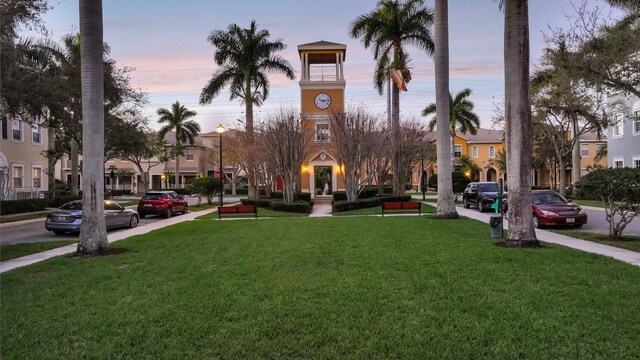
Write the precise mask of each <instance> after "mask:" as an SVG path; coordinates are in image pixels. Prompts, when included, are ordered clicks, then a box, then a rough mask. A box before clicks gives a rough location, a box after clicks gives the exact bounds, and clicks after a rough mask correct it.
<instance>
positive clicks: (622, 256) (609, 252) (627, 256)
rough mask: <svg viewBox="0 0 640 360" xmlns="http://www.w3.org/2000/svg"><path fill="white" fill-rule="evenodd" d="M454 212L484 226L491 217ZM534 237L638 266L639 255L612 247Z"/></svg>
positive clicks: (551, 235) (550, 235) (552, 236)
mask: <svg viewBox="0 0 640 360" xmlns="http://www.w3.org/2000/svg"><path fill="white" fill-rule="evenodd" d="M425 203H426V204H429V205H431V206H436V204H435V203H428V202H425ZM456 210H457V211H458V214H460V215H461V216H466V217H468V218H470V219H474V220H478V221H482V222H484V223H486V224H489V219H490V217H491V214H490V213H481V212H479V211H478V210H475V209H465V208H464V207H463V206H457V207H456ZM508 224H509V222H508V221H507V220H504V223H503V227H504V229H507V228H508ZM489 232H490V230H489V227H487V233H489ZM536 237H537V238H538V240H540V241H544V242H547V243H551V244H558V245H562V246H566V247H570V248H573V249H577V250H582V251H586V252H590V253H594V254H599V255H604V256H608V257H612V258H614V259H617V260H620V261H624V262H626V263H628V264H631V265H635V266H640V253H638V252H635V251H631V250H626V249H621V248H617V247H614V246H608V245H603V244H598V243H596V242H592V241H586V240H581V239H576V238H572V237H570V236H565V235H560V234H556V233H554V232H551V231H546V230H541V229H536Z"/></svg>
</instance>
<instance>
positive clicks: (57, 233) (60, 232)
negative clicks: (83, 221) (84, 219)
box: [53, 230, 66, 235]
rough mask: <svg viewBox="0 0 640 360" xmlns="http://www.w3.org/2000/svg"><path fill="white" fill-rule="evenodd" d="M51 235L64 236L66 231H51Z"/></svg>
mask: <svg viewBox="0 0 640 360" xmlns="http://www.w3.org/2000/svg"><path fill="white" fill-rule="evenodd" d="M53 233H54V234H56V235H64V233H66V231H64V230H53Z"/></svg>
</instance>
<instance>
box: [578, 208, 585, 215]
mask: <svg viewBox="0 0 640 360" xmlns="http://www.w3.org/2000/svg"><path fill="white" fill-rule="evenodd" d="M578 215H587V212H586V211H584V209H582V208H581V209H580V211H578Z"/></svg>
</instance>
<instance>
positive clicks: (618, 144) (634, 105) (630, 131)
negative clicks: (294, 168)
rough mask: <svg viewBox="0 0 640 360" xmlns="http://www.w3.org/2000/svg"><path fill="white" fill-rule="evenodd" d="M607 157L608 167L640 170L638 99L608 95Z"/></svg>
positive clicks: (639, 107) (639, 109)
mask: <svg viewBox="0 0 640 360" xmlns="http://www.w3.org/2000/svg"><path fill="white" fill-rule="evenodd" d="M609 114H610V116H611V117H612V118H613V119H614V121H615V123H614V124H613V125H612V126H610V127H609V134H608V137H607V155H608V163H607V164H608V166H609V167H635V168H640V98H638V97H636V96H624V95H620V94H618V95H610V96H609Z"/></svg>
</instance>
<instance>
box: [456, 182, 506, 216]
mask: <svg viewBox="0 0 640 360" xmlns="http://www.w3.org/2000/svg"><path fill="white" fill-rule="evenodd" d="M499 190H500V185H498V183H497V182H477V181H474V182H470V183H469V184H468V185H467V187H466V188H465V189H464V192H463V193H462V202H463V204H464V207H465V208H467V209H468V208H470V207H471V206H475V207H477V208H478V210H480V211H481V212H485V211H487V210H491V205H493V204H494V203H495V202H496V198H497V197H498V191H499ZM502 196H503V198H506V196H507V193H506V192H504V193H502Z"/></svg>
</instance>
